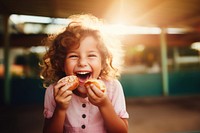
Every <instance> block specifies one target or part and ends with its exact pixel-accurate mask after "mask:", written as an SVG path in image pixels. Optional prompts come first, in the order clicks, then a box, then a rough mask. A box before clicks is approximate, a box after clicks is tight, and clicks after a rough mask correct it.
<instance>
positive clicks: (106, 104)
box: [87, 85, 128, 133]
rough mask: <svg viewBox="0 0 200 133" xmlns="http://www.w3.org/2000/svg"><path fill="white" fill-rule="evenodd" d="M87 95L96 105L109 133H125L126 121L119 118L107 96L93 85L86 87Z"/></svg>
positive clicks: (126, 129)
mask: <svg viewBox="0 0 200 133" xmlns="http://www.w3.org/2000/svg"><path fill="white" fill-rule="evenodd" d="M87 88H88V89H87V90H88V97H89V100H90V102H91V103H92V104H94V105H96V106H98V108H99V110H100V112H101V115H102V117H103V119H104V123H105V126H106V128H107V131H108V132H109V133H127V132H128V121H127V119H122V118H120V117H119V116H118V115H117V114H116V112H115V110H114V108H113V106H112V103H111V102H110V100H109V98H108V97H107V96H106V95H105V94H104V93H103V92H102V91H100V90H99V89H97V88H96V87H95V86H94V85H90V86H89V87H87Z"/></svg>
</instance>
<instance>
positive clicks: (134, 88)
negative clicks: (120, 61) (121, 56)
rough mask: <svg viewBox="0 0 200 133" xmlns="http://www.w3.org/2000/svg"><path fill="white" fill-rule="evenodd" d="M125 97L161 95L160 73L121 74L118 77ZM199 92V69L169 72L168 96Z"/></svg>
mask: <svg viewBox="0 0 200 133" xmlns="http://www.w3.org/2000/svg"><path fill="white" fill-rule="evenodd" d="M120 81H121V83H122V86H123V87H124V93H125V95H126V96H127V97H144V96H162V95H163V90H162V75H161V73H152V74H123V75H122V76H121V78H120ZM190 94H200V71H184V72H170V73H169V96H172V95H190Z"/></svg>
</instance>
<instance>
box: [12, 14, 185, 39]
mask: <svg viewBox="0 0 200 133" xmlns="http://www.w3.org/2000/svg"><path fill="white" fill-rule="evenodd" d="M10 20H11V21H12V22H13V23H14V24H16V25H17V24H24V32H25V33H34V34H37V33H39V32H45V33H53V32H57V31H58V29H60V28H63V27H64V26H66V25H67V24H69V22H70V19H64V18H50V17H41V16H28V15H16V14H13V15H11V16H10ZM42 24H47V25H46V28H44V27H42ZM102 30H104V31H106V32H111V33H112V34H117V35H131V34H160V33H161V28H159V27H142V26H130V25H123V24H109V25H106V26H105V27H102ZM187 31H188V29H183V28H167V33H168V34H183V33H185V32H187Z"/></svg>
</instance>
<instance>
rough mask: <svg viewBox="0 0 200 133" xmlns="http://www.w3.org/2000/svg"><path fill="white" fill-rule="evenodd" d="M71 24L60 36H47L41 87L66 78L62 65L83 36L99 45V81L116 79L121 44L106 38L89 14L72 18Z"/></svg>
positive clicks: (108, 37) (101, 23)
mask: <svg viewBox="0 0 200 133" xmlns="http://www.w3.org/2000/svg"><path fill="white" fill-rule="evenodd" d="M69 18H70V19H71V22H70V23H69V24H68V26H67V27H66V28H65V29H64V31H62V32H61V33H59V34H55V35H50V36H48V37H47V38H46V40H45V41H44V43H45V45H46V46H47V47H48V49H47V51H46V53H45V55H44V56H43V62H42V65H41V67H42V71H41V77H42V79H44V86H45V87H48V86H49V85H50V84H52V83H54V82H57V81H58V80H59V79H60V78H62V77H64V76H66V74H65V72H64V63H65V58H66V55H67V52H68V50H70V48H72V47H77V45H78V46H79V45H80V41H81V39H83V38H84V37H86V36H93V37H94V38H95V39H96V40H97V42H99V43H98V49H99V51H100V53H101V57H102V66H103V68H102V71H101V73H100V75H99V76H100V77H101V78H103V79H105V80H109V79H111V78H112V79H113V78H118V77H119V76H120V72H121V66H122V64H123V62H122V61H123V59H122V57H123V50H122V48H121V43H120V41H118V40H116V38H114V37H112V36H110V35H108V34H105V32H103V31H102V30H101V28H102V26H103V21H101V20H99V19H97V18H96V17H95V16H93V15H91V14H80V15H72V16H70V17H69Z"/></svg>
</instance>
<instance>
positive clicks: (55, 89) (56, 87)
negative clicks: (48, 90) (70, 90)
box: [53, 82, 65, 96]
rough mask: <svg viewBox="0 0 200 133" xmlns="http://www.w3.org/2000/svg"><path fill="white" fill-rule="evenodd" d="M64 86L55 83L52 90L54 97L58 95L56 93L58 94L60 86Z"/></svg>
mask: <svg viewBox="0 0 200 133" xmlns="http://www.w3.org/2000/svg"><path fill="white" fill-rule="evenodd" d="M64 85H65V83H63V82H61V83H57V84H56V85H54V89H53V91H54V96H56V95H58V92H59V90H60V88H61V87H62V86H64Z"/></svg>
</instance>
